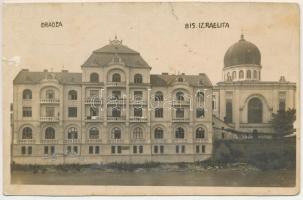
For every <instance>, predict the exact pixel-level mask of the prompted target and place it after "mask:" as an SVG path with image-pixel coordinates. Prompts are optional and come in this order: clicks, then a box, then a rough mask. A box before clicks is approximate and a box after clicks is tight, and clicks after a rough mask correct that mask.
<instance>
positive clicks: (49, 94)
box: [45, 89, 55, 99]
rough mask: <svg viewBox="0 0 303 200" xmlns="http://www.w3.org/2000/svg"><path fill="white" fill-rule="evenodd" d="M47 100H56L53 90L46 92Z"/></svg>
mask: <svg viewBox="0 0 303 200" xmlns="http://www.w3.org/2000/svg"><path fill="white" fill-rule="evenodd" d="M45 94H46V98H47V99H54V98H55V91H54V90H52V89H49V90H46V92H45Z"/></svg>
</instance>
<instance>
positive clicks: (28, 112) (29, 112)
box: [23, 107, 32, 117]
mask: <svg viewBox="0 0 303 200" xmlns="http://www.w3.org/2000/svg"><path fill="white" fill-rule="evenodd" d="M31 116H32V107H23V117H31Z"/></svg>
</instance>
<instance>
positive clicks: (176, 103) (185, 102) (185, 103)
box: [172, 100, 191, 106]
mask: <svg viewBox="0 0 303 200" xmlns="http://www.w3.org/2000/svg"><path fill="white" fill-rule="evenodd" d="M190 104H191V102H190V100H183V101H182V100H173V101H172V106H189V105H190Z"/></svg>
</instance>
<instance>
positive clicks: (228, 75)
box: [227, 72, 231, 81]
mask: <svg viewBox="0 0 303 200" xmlns="http://www.w3.org/2000/svg"><path fill="white" fill-rule="evenodd" d="M230 79H231V77H230V73H229V72H227V80H228V81H229V80H230Z"/></svg>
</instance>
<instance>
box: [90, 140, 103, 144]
mask: <svg viewBox="0 0 303 200" xmlns="http://www.w3.org/2000/svg"><path fill="white" fill-rule="evenodd" d="M86 143H88V144H99V143H102V140H101V139H87V140H86Z"/></svg>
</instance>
